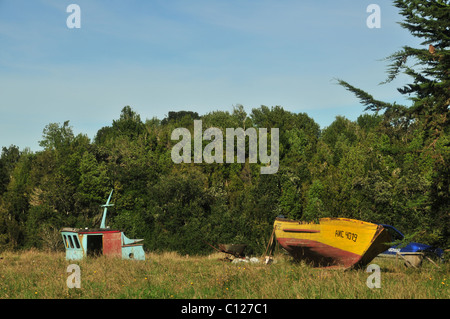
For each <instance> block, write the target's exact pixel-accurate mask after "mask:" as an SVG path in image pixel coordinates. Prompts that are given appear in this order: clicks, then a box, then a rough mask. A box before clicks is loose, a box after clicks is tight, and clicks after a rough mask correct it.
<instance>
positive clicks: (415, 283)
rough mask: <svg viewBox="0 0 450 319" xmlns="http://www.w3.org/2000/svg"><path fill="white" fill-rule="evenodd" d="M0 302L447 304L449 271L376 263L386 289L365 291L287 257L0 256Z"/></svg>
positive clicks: (356, 273)
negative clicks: (76, 275) (71, 284)
mask: <svg viewBox="0 0 450 319" xmlns="http://www.w3.org/2000/svg"><path fill="white" fill-rule="evenodd" d="M0 257H2V258H1V259H0V298H2V299H16V298H20V299H34V298H39V299H61V298H69V299H83V298H89V299H117V298H131V299H137V298H139V299H143V298H151V299H203V298H205V299H206V298H207V299H216V298H233V299H234V298H237V299H249V298H251V299H266V298H267V299H269V298H270V299H278V298H283V299H293V298H301V299H303V298H304V299H317V298H320V299H322V298H326V299H330V298H332V299H333V298H339V299H345V298H352V299H354V298H358V299H372V298H375V299H378V298H383V299H385V298H399V299H428V298H439V299H448V298H449V297H450V295H449V287H448V281H449V279H448V274H449V264H448V263H446V264H440V265H439V267H440V268H437V267H436V266H434V265H433V264H431V263H429V262H427V261H424V263H423V265H422V267H421V268H419V269H413V268H406V267H405V266H404V265H403V262H401V261H400V260H395V259H386V258H376V259H375V260H373V261H372V263H374V264H377V265H379V266H380V267H381V288H379V289H377V288H373V289H370V288H368V287H367V285H366V281H367V278H368V276H370V275H371V273H367V272H366V271H365V269H361V270H350V271H343V270H339V269H333V270H331V269H319V268H312V267H310V266H308V265H306V264H303V263H293V262H292V261H291V260H290V259H289V258H288V257H286V256H284V255H279V256H275V261H276V262H275V263H273V264H271V265H264V264H262V263H259V264H250V263H237V264H234V263H229V262H224V261H221V260H220V258H221V257H223V256H221V255H220V254H213V255H210V256H207V257H192V256H191V257H188V256H180V255H178V254H176V253H162V254H155V253H148V254H147V256H146V258H147V259H146V260H145V261H127V260H121V259H116V258H108V257H103V256H102V257H98V258H88V259H84V260H81V261H72V262H70V261H67V260H65V256H64V253H55V252H51V253H49V252H40V251H37V250H30V251H24V252H19V253H12V252H4V253H2V254H1V255H0ZM71 263H75V264H78V265H79V266H80V269H81V288H80V289H77V288H72V289H70V288H68V287H67V284H66V280H67V278H68V276H69V273H67V272H66V270H67V266H68V265H70V264H71Z"/></svg>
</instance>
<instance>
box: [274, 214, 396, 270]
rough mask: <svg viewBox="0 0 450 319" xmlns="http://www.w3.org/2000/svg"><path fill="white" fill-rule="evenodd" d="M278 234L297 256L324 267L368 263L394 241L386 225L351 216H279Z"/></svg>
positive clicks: (282, 243)
mask: <svg viewBox="0 0 450 319" xmlns="http://www.w3.org/2000/svg"><path fill="white" fill-rule="evenodd" d="M274 235H275V237H276V239H277V241H278V243H279V244H280V245H281V246H282V247H283V248H284V249H285V250H286V251H287V252H288V253H289V254H290V255H291V256H292V257H293V258H294V259H296V260H305V261H307V262H310V263H312V264H313V265H314V266H321V267H344V268H353V267H358V266H364V265H367V264H368V263H370V262H371V261H372V260H373V258H375V257H376V256H377V255H378V254H380V253H381V252H383V251H385V250H386V249H387V248H388V247H389V245H388V243H389V242H391V238H390V235H389V233H388V231H387V230H386V229H385V228H384V227H383V226H382V225H378V224H373V223H368V222H364V221H360V220H355V219H348V218H322V219H320V220H319V223H308V222H300V221H295V220H289V219H286V218H281V217H278V218H276V220H275V222H274Z"/></svg>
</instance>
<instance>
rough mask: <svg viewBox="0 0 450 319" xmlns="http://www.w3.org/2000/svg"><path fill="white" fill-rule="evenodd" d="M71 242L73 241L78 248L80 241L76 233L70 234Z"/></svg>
mask: <svg viewBox="0 0 450 319" xmlns="http://www.w3.org/2000/svg"><path fill="white" fill-rule="evenodd" d="M72 237H73V242H74V243H75V246H76V247H77V248H78V249H79V248H80V242H79V241H78V238H77V235H72Z"/></svg>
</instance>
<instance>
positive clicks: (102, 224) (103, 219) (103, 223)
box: [100, 189, 114, 228]
mask: <svg viewBox="0 0 450 319" xmlns="http://www.w3.org/2000/svg"><path fill="white" fill-rule="evenodd" d="M113 191H114V189H113V190H111V193H110V194H109V197H108V200H107V201H106V204H105V205H102V207H104V208H105V209H104V210H103V217H102V223H101V224H100V228H106V226H105V222H106V212H107V210H108V207H110V206H114V204H110V203H109V201H110V200H111V196H112V193H113Z"/></svg>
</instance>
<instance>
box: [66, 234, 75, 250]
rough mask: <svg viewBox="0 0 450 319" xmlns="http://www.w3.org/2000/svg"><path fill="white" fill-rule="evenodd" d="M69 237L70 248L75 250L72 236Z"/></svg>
mask: <svg viewBox="0 0 450 319" xmlns="http://www.w3.org/2000/svg"><path fill="white" fill-rule="evenodd" d="M67 237H69V246H70V248H73V247H74V246H73V241H72V236H67Z"/></svg>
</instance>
